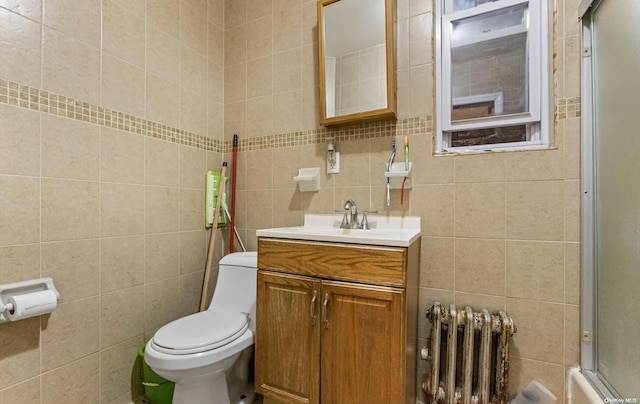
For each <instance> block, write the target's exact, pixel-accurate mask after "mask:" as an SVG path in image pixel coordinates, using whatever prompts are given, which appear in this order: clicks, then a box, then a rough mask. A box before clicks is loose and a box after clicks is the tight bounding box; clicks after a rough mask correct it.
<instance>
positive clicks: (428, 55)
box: [409, 13, 433, 67]
mask: <svg viewBox="0 0 640 404" xmlns="http://www.w3.org/2000/svg"><path fill="white" fill-rule="evenodd" d="M432 18H433V17H432V15H431V13H424V14H418V15H415V16H413V17H411V18H410V19H409V66H411V67H414V66H419V65H423V64H427V63H433V54H432V49H431V40H432V38H431V33H432V31H433V28H432V23H431V20H432Z"/></svg>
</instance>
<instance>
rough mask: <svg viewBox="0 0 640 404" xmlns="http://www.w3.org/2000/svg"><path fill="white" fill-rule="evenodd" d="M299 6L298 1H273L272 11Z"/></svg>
mask: <svg viewBox="0 0 640 404" xmlns="http://www.w3.org/2000/svg"><path fill="white" fill-rule="evenodd" d="M299 4H300V0H274V1H273V11H274V12H277V11H280V10H285V9H287V8H291V7H295V6H297V5H299Z"/></svg>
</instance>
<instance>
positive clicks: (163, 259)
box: [144, 233, 180, 282]
mask: <svg viewBox="0 0 640 404" xmlns="http://www.w3.org/2000/svg"><path fill="white" fill-rule="evenodd" d="M144 251H145V270H144V274H145V279H146V280H147V282H155V281H158V280H161V279H167V278H171V277H175V276H177V275H178V273H179V270H180V234H179V233H164V234H148V235H146V236H145V250H144Z"/></svg>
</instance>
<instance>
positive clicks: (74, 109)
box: [0, 78, 580, 153]
mask: <svg viewBox="0 0 640 404" xmlns="http://www.w3.org/2000/svg"><path fill="white" fill-rule="evenodd" d="M557 101H558V103H557V105H556V117H557V118H558V119H566V118H574V117H579V116H580V98H579V97H574V98H565V99H559V100H557ZM0 104H8V105H13V106H18V107H22V108H28V109H32V110H36V111H40V112H45V113H49V114H54V115H59V116H63V117H66V118H70V119H75V120H78V121H83V122H90V123H94V124H97V125H101V126H105V127H108V128H114V129H118V130H122V131H125V132H130V133H135V134H139V135H143V136H149V137H152V138H155V139H161V140H166V141H169V142H173V143H178V144H182V145H186V146H191V147H196V148H199V149H203V150H207V151H213V152H218V153H230V152H231V151H232V150H233V141H232V140H226V141H220V140H216V139H211V138H208V137H206V136H202V135H198V134H195V133H192V132H188V131H185V130H182V129H178V128H174V127H171V126H168V125H165V124H162V123H158V122H153V121H149V120H147V119H144V118H140V117H137V116H134V115H129V114H126V113H124V112H119V111H115V110H112V109H109V108H103V107H100V106H98V105H93V104H89V103H86V102H83V101H80V100H76V99H74V98H70V97H65V96H63V95H59V94H55V93H52V92H49V91H45V90H41V89H38V88H34V87H30V86H27V85H24V84H20V83H16V82H13V81H9V80H4V79H1V78H0ZM433 131H434V119H433V116H432V115H426V116H421V117H413V118H406V119H399V120H397V121H379V122H367V123H359V124H353V125H345V126H338V127H331V128H321V129H314V130H306V131H298V132H291V133H279V134H275V135H268V136H262V137H257V138H245V139H240V142H239V145H238V149H239V150H240V151H249V150H261V149H277V148H282V147H291V146H300V145H309V144H319V143H326V142H327V141H328V140H329V139H333V140H334V141H336V142H344V141H348V140H360V139H372V138H379V137H391V136H407V135H428V136H432V135H433Z"/></svg>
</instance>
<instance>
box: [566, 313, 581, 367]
mask: <svg viewBox="0 0 640 404" xmlns="http://www.w3.org/2000/svg"><path fill="white" fill-rule="evenodd" d="M564 340H565V342H564V364H565V365H566V366H580V341H581V332H580V306H577V305H575V306H574V305H569V304H566V305H565V306H564Z"/></svg>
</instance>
